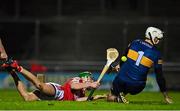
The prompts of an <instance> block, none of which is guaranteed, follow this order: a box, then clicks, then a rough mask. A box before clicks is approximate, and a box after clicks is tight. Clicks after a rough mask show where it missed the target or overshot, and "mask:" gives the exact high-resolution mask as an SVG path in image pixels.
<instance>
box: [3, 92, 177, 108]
mask: <svg viewBox="0 0 180 111" xmlns="http://www.w3.org/2000/svg"><path fill="white" fill-rule="evenodd" d="M103 93H107V91H98V90H97V91H96V92H95V94H103ZM169 95H171V96H172V98H173V100H174V104H165V103H164V102H163V97H162V95H161V93H159V92H142V93H140V94H138V95H135V96H132V95H127V98H128V100H129V101H130V104H122V103H112V102H107V101H106V100H104V99H101V100H96V101H91V102H86V101H85V102H75V101H35V102H24V101H23V99H22V98H21V97H20V96H19V94H18V92H17V91H16V90H0V110H12V109H13V110H132V109H133V110H179V109H180V92H170V93H169Z"/></svg>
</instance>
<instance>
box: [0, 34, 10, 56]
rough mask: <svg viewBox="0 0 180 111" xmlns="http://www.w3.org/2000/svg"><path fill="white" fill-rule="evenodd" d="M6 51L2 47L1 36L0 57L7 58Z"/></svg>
mask: <svg viewBox="0 0 180 111" xmlns="http://www.w3.org/2000/svg"><path fill="white" fill-rule="evenodd" d="M7 57H8V56H7V53H6V51H5V49H4V46H3V44H2V41H1V38H0V59H7Z"/></svg>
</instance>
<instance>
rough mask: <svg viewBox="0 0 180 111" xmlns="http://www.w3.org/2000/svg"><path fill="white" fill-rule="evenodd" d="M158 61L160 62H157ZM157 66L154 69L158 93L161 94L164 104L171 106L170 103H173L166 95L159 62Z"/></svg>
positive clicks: (164, 81)
mask: <svg viewBox="0 0 180 111" xmlns="http://www.w3.org/2000/svg"><path fill="white" fill-rule="evenodd" d="M159 61H162V60H159ZM157 64H158V67H155V74H156V81H157V83H158V86H159V88H160V91H161V92H162V94H163V96H164V99H165V101H166V103H168V104H171V103H173V101H172V99H171V97H170V96H169V95H168V93H167V88H166V80H165V78H164V76H163V71H162V64H161V62H159V63H157Z"/></svg>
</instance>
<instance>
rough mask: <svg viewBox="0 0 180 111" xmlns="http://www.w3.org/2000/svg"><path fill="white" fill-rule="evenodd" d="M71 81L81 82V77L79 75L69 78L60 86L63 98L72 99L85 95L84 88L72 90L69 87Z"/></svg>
mask: <svg viewBox="0 0 180 111" xmlns="http://www.w3.org/2000/svg"><path fill="white" fill-rule="evenodd" d="M71 82H74V83H82V82H83V81H82V79H81V78H79V77H74V78H71V79H69V80H68V81H67V82H66V83H65V84H64V85H62V86H60V88H61V90H63V91H64V97H63V100H71V101H74V100H76V99H77V98H80V97H84V96H85V90H84V89H80V90H73V89H71V85H70V84H71Z"/></svg>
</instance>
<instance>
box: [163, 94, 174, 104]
mask: <svg viewBox="0 0 180 111" xmlns="http://www.w3.org/2000/svg"><path fill="white" fill-rule="evenodd" d="M164 99H165V102H166V103H167V104H173V100H172V98H171V97H169V96H166V97H165V98H164Z"/></svg>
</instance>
